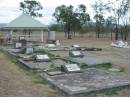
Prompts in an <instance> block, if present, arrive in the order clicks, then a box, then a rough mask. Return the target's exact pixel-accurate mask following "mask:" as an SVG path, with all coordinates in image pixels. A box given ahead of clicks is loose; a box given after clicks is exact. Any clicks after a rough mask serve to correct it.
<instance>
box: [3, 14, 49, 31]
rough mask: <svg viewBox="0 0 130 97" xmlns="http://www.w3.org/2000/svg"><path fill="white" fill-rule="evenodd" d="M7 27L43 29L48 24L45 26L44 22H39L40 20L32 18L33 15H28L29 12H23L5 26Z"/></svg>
mask: <svg viewBox="0 0 130 97" xmlns="http://www.w3.org/2000/svg"><path fill="white" fill-rule="evenodd" d="M5 28H12V29H15V28H16V29H17V28H19V29H20V28H21V29H24V28H25V29H26V28H29V29H31V28H32V29H43V28H46V29H47V26H45V25H44V24H42V23H41V22H39V21H38V20H35V19H34V18H32V17H31V16H29V15H27V14H22V15H21V16H19V17H17V18H16V19H14V20H13V21H11V22H10V23H9V24H8V25H7V26H5Z"/></svg>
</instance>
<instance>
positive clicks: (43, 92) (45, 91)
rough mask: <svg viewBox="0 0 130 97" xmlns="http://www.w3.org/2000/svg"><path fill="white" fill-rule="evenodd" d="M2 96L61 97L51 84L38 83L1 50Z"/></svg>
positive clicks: (0, 78)
mask: <svg viewBox="0 0 130 97" xmlns="http://www.w3.org/2000/svg"><path fill="white" fill-rule="evenodd" d="M0 97H59V96H58V95H57V91H55V90H54V89H51V88H50V86H49V85H45V84H36V83H34V82H33V79H32V78H31V77H30V76H28V75H27V74H26V73H25V72H24V71H23V70H22V69H20V68H19V67H18V66H17V65H15V64H14V63H12V62H11V61H10V60H9V59H8V58H7V57H6V56H5V55H4V54H3V53H1V52H0Z"/></svg>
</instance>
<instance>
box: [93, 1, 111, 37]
mask: <svg viewBox="0 0 130 97" xmlns="http://www.w3.org/2000/svg"><path fill="white" fill-rule="evenodd" d="M109 4H110V2H107V3H104V2H102V1H101V0H97V1H95V4H94V5H92V7H93V9H94V11H95V16H94V19H95V21H96V29H95V30H96V34H97V35H96V36H97V38H100V34H101V33H103V32H104V27H103V26H104V22H105V19H104V13H105V11H109V9H110V7H109ZM102 35H103V34H102Z"/></svg>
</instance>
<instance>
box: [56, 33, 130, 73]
mask: <svg viewBox="0 0 130 97" xmlns="http://www.w3.org/2000/svg"><path fill="white" fill-rule="evenodd" d="M56 39H58V40H60V41H61V45H63V46H71V45H74V44H78V45H79V46H82V47H95V48H102V51H88V52H87V51H85V52H83V53H84V54H85V55H89V56H95V57H96V58H98V59H101V60H105V61H108V62H111V63H112V64H113V65H114V66H116V67H121V68H124V69H125V70H126V72H128V73H129V74H130V60H129V59H130V48H115V47H111V45H110V44H111V43H112V42H114V40H111V39H108V38H107V39H106V38H103V39H95V38H94V37H93V38H89V37H87V36H84V37H79V36H77V37H73V38H72V39H67V38H65V37H64V34H60V33H57V34H56ZM128 42H129V43H130V41H128ZM57 54H59V55H61V56H67V55H68V53H66V52H60V53H58V52H57Z"/></svg>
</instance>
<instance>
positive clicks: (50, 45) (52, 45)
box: [45, 44, 56, 48]
mask: <svg viewBox="0 0 130 97" xmlns="http://www.w3.org/2000/svg"><path fill="white" fill-rule="evenodd" d="M45 46H46V47H49V48H54V47H56V45H55V44H46V45H45Z"/></svg>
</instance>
